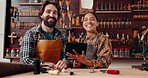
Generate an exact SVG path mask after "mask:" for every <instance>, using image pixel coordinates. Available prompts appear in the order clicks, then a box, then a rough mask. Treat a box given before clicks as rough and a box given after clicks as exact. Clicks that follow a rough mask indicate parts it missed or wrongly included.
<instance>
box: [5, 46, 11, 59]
mask: <svg viewBox="0 0 148 78" xmlns="http://www.w3.org/2000/svg"><path fill="white" fill-rule="evenodd" d="M10 56H11V55H10V48H6V57H10Z"/></svg>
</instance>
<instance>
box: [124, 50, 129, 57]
mask: <svg viewBox="0 0 148 78" xmlns="http://www.w3.org/2000/svg"><path fill="white" fill-rule="evenodd" d="M129 56H130V50H129V48H125V57H129Z"/></svg>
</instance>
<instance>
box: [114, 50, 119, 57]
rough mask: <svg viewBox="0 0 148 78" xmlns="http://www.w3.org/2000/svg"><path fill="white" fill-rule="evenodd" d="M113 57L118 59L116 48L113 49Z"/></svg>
mask: <svg viewBox="0 0 148 78" xmlns="http://www.w3.org/2000/svg"><path fill="white" fill-rule="evenodd" d="M113 55H114V57H119V53H118V49H117V48H113Z"/></svg>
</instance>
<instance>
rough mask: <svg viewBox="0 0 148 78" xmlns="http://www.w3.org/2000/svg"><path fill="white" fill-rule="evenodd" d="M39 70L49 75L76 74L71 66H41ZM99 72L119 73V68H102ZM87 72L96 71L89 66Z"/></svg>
mask: <svg viewBox="0 0 148 78" xmlns="http://www.w3.org/2000/svg"><path fill="white" fill-rule="evenodd" d="M96 70H97V69H96ZM40 72H41V73H48V74H50V75H59V74H60V73H69V75H75V74H76V73H74V71H73V69H72V68H67V69H62V70H58V69H53V68H50V67H48V66H45V67H42V68H41V70H40ZM100 72H102V73H107V74H120V71H119V70H113V69H112V70H109V69H104V70H100ZM88 73H96V72H95V69H94V68H89V70H88ZM39 74H40V73H39Z"/></svg>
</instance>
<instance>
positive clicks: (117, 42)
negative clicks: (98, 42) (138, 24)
mask: <svg viewBox="0 0 148 78" xmlns="http://www.w3.org/2000/svg"><path fill="white" fill-rule="evenodd" d="M116 44H117V45H120V37H119V33H117V37H116Z"/></svg>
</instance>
